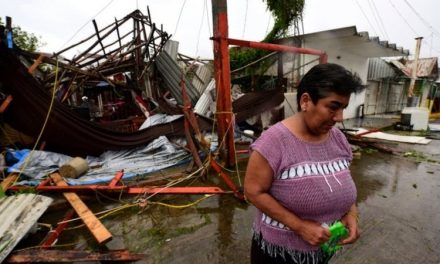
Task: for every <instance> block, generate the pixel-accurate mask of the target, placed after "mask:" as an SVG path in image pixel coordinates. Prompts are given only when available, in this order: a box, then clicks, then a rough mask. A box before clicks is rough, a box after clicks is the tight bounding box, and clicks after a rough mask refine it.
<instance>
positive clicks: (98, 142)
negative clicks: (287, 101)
mask: <svg viewBox="0 0 440 264" xmlns="http://www.w3.org/2000/svg"><path fill="white" fill-rule="evenodd" d="M93 26H94V29H95V33H94V34H93V35H91V36H89V37H87V38H85V39H83V40H81V41H79V42H77V43H75V44H73V45H71V46H70V47H67V48H65V49H63V50H61V51H59V52H56V53H54V54H43V53H38V52H29V51H25V50H22V49H20V48H18V47H16V46H14V45H9V44H10V43H9V42H8V41H6V36H7V35H8V34H7V33H8V28H6V29H5V30H3V31H2V32H0V92H1V95H2V98H3V100H2V102H1V107H0V112H1V114H2V117H3V120H2V124H1V125H2V128H3V129H2V131H3V137H2V142H1V143H2V146H3V147H4V148H5V147H9V148H7V149H6V152H5V153H6V154H5V155H1V158H2V159H3V160H5V161H6V163H7V164H6V167H7V168H8V170H7V173H8V175H7V176H5V177H3V180H2V182H1V188H0V208H2V210H1V212H2V213H3V212H5V214H6V213H7V214H11V212H14V215H16V216H17V217H22V216H31V217H28V220H26V221H23V222H25V225H24V226H22V227H17V226H15V225H14V226H12V225H11V224H14V223H16V222H17V221H18V222H22V221H21V220H20V219H19V218H14V219H13V220H14V221H12V222H11V221H8V222H4V225H3V226H1V229H0V235H1V239H0V257H1V258H0V261H1V260H4V259H6V257H8V255H9V257H8V258H7V261H8V262H15V263H17V262H32V261H44V262H51V261H53V260H55V261H60V259H65V260H66V261H73V260H75V261H90V260H99V259H106V260H109V259H110V260H115V261H134V260H138V259H140V258H141V257H142V255H140V254H132V253H130V252H127V251H125V250H122V251H121V250H116V251H114V250H113V251H112V250H111V251H106V252H99V253H97V252H85V251H81V252H76V251H75V252H74V251H55V250H51V251H50V252H49V251H45V252H40V251H39V250H42V249H47V248H50V247H51V245H53V243H54V241H56V239H57V237H58V235H59V234H60V233H61V232H62V230H63V229H64V228H65V226H66V223H65V222H64V220H67V219H70V218H72V216H73V214H74V212H76V213H77V214H78V216H79V217H80V218H81V219H82V220H83V222H84V224H85V225H86V227H87V228H88V229H89V230H90V232H91V234H92V235H93V236H94V238H95V239H96V241H97V242H98V244H100V245H103V244H105V243H106V242H107V241H109V240H111V237H112V236H111V233H110V232H109V231H108V230H107V229H106V228H105V226H104V225H103V224H102V223H101V222H100V221H99V219H98V218H97V217H96V216H95V215H94V214H93V212H92V211H91V210H90V209H89V208H88V207H87V205H86V204H85V203H84V202H82V200H81V199H80V198H79V196H78V195H77V194H76V192H79V191H83V192H96V191H100V192H109V193H114V192H119V193H124V194H135V195H141V194H142V195H146V194H149V195H150V197H152V196H153V195H156V194H158V193H161V194H180V193H182V194H188V193H189V194H224V193H230V191H225V190H223V189H222V188H220V187H218V186H212V187H211V186H203V187H194V186H191V187H173V185H174V184H177V183H181V182H182V181H183V180H188V179H193V178H195V177H202V176H204V175H206V170H207V168H208V167H210V168H212V169H213V170H214V171H216V172H217V173H218V175H219V176H220V177H221V178H222V180H223V181H224V183H225V185H226V186H227V187H228V188H229V189H230V190H231V191H232V193H233V194H234V195H236V196H237V197H239V198H243V195H242V193H241V191H240V190H239V188H238V187H237V186H236V185H235V183H234V181H232V180H231V179H230V177H229V176H228V175H227V174H226V173H224V171H223V169H222V168H221V166H220V165H219V164H218V163H217V161H216V154H215V153H213V152H212V150H213V149H215V148H216V147H217V146H218V144H222V140H221V139H216V136H215V133H214V131H213V130H214V129H215V115H216V114H215V112H216V109H215V104H216V103H215V102H216V96H217V94H216V87H215V81H214V79H213V78H212V76H213V66H212V63H211V62H209V61H202V60H199V59H193V58H191V57H188V56H185V55H182V54H179V53H178V43H177V42H175V41H171V40H170V37H171V36H170V35H169V34H168V33H166V32H165V31H164V30H163V28H162V26H161V27H158V26H156V24H155V23H153V22H152V20H151V15H150V12H149V11H148V14H147V15H144V14H143V13H142V12H140V11H139V10H135V11H134V12H132V13H130V14H128V15H127V16H125V17H124V18H122V19H119V20H118V19H115V21H114V23H112V24H110V25H108V26H106V27H104V28H102V29H99V28H98V25H97V22H96V21H95V20H93ZM0 31H1V30H0ZM73 50H75V51H76V50H81V52H80V53H79V54H76V55H73ZM72 55H73V56H72ZM69 56H70V57H69ZM233 97H234V99H235V100H234V101H233V111H234V114H235V124H239V123H240V122H243V121H245V120H246V119H248V118H250V117H252V116H255V115H257V114H260V113H262V112H264V111H267V110H269V109H271V108H272V107H274V106H277V105H279V104H280V103H281V102H282V101H283V100H284V97H283V91H282V89H276V90H275V91H273V90H272V91H264V92H259V93H257V92H253V93H247V94H242V93H241V91H240V89H239V88H238V87H235V88H234V94H233ZM242 134H244V133H241V134H239V136H240V135H242ZM175 136H177V137H175ZM171 138H172V139H171ZM216 142H218V143H216ZM17 146H20V147H26V148H28V149H26V148H24V149H20V148H18V147H17ZM11 147H13V148H11ZM37 148H38V149H39V150H36V149H37ZM61 153H62V154H61ZM98 155H99V157H98ZM188 162H189V163H190V165H191V166H190V169H189V170H188V172H187V173H183V177H180V178H179V179H177V180H175V181H171V182H168V183H167V184H166V185H165V186H164V187H163V186H160V187H158V186H153V187H152V186H148V187H141V186H139V185H137V184H136V182H134V183H131V182H130V180H131V179H136V180H137V178H138V177H145V176H146V175H148V174H149V173H151V172H154V171H157V170H161V169H164V168H168V167H170V166H175V165H179V164H182V163H188ZM3 166H4V162H3V163H2V169H4V167H3ZM4 171H6V170H4ZM29 190H30V191H31V192H49V193H57V192H61V193H63V195H64V198H65V199H66V200H67V201H68V202H69V203H70V204H71V206H72V207H73V210H70V211H69V212H68V213H67V214H66V216H65V219H64V220H63V222H61V224H59V225H58V226H57V227H56V232H51V233H48V235H47V237H46V239H45V240H44V243H42V244H41V245H40V246H39V247H38V249H36V250H22V251H19V252H18V251H17V252H12V254H10V253H11V251H12V250H13V249H14V247H15V246H16V245H17V243H18V241H20V239H21V238H23V236H24V235H25V234H26V233H27V232H28V231H29V230H30V229H31V227H32V225H34V224H35V223H36V221H37V219H38V218H39V216H41V215H42V214H43V212H44V211H45V210H46V209H47V208H48V206H49V204H50V203H51V202H52V199H51V198H48V197H46V196H42V195H32V196H21V195H15V196H6V195H5V194H6V193H7V194H9V193H17V192H18V193H21V192H28V191H29ZM17 204H22V206H17ZM36 205H38V206H36ZM33 206H35V208H34V209H35V210H34V211H35V212H33V211H32V210H31V211H32V212H31V213H29V212H30V211H29V210H28V209H26V208H31V207H33ZM130 206H138V207H142V201H139V200H137V201H134V202H132V204H130ZM17 208H18V209H17ZM3 209H5V210H3ZM27 211H29V212H28V213H27ZM4 217H6V216H4ZM8 230H16V231H17V230H21V231H19V232H12V233H9V231H8ZM4 234H7V235H4Z"/></svg>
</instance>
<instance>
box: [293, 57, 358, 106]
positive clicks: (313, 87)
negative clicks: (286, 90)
mask: <svg viewBox="0 0 440 264" xmlns="http://www.w3.org/2000/svg"><path fill="white" fill-rule="evenodd" d="M364 88H365V87H364V85H362V80H361V79H360V78H359V76H358V75H357V74H356V73H352V72H350V71H348V70H347V69H345V68H344V67H342V66H341V65H338V64H334V63H326V64H318V65H316V66H314V67H313V68H311V69H310V70H309V71H308V72H307V73H306V74H305V75H304V77H303V78H302V79H301V81H300V83H299V85H298V93H297V95H296V102H297V103H298V111H301V109H300V108H301V107H300V105H299V101H300V98H301V95H303V94H304V93H308V94H309V95H310V97H311V99H312V102H313V103H314V104H316V103H317V102H318V100H319V99H321V98H324V97H327V96H328V95H329V94H330V93H331V92H334V93H336V94H338V95H344V96H349V95H351V94H352V93H358V92H360V91H362V90H363V89H364Z"/></svg>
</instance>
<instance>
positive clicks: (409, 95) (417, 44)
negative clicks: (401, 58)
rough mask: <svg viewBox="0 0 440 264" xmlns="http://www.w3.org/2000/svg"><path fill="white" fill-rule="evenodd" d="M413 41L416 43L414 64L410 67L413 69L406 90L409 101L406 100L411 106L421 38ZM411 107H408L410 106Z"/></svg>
mask: <svg viewBox="0 0 440 264" xmlns="http://www.w3.org/2000/svg"><path fill="white" fill-rule="evenodd" d="M415 39H416V41H417V43H416V52H415V55H414V62H413V65H412V66H413V67H412V70H411V82H410V84H409V88H408V99H410V100H408V103H409V104H411V105H412V104H413V102H412V100H413V96H414V85H415V83H416V79H417V67H418V64H419V55H420V45H421V43H422V39H423V37H417V38H415ZM411 105H408V106H411Z"/></svg>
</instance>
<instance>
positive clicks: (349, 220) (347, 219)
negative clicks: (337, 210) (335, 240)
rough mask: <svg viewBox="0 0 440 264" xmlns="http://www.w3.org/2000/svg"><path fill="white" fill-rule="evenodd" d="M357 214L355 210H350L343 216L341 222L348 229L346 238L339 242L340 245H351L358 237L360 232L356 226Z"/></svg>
mask: <svg viewBox="0 0 440 264" xmlns="http://www.w3.org/2000/svg"><path fill="white" fill-rule="evenodd" d="M358 221H359V213H358V212H357V210H350V211H349V212H348V213H347V214H345V215H344V216H343V217H342V219H341V222H342V223H343V224H344V225H345V226H346V227H347V228H348V237H347V238H345V239H343V240H342V241H341V244H342V245H344V244H351V243H354V242H355V241H356V240H357V239H358V238H359V236H360V230H359V226H358Z"/></svg>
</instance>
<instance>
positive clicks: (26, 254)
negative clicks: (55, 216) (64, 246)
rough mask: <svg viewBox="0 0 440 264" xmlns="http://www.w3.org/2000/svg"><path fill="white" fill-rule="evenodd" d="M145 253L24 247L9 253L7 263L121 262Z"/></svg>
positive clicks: (135, 259) (135, 258)
mask: <svg viewBox="0 0 440 264" xmlns="http://www.w3.org/2000/svg"><path fill="white" fill-rule="evenodd" d="M144 256H145V255H144V254H140V253H131V252H129V251H128V250H110V251H106V252H91V251H80V250H55V249H50V250H46V249H24V250H19V251H18V250H17V251H14V252H12V253H11V255H10V256H9V258H7V259H6V262H7V263H36V262H45V263H72V262H91V261H93V262H95V261H105V262H116V261H117V262H121V261H124V262H126V261H130V262H131V261H137V260H141V259H142V258H143V257H144Z"/></svg>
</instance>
